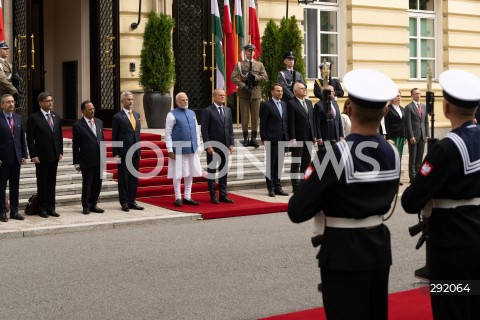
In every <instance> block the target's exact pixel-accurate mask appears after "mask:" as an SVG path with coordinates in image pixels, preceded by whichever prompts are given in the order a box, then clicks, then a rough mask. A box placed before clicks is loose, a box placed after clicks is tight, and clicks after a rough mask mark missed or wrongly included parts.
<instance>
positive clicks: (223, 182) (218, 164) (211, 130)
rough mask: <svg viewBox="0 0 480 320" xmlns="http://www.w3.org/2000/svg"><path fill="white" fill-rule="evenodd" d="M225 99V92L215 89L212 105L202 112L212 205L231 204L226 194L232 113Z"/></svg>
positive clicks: (231, 138) (231, 141)
mask: <svg viewBox="0 0 480 320" xmlns="http://www.w3.org/2000/svg"><path fill="white" fill-rule="evenodd" d="M225 99H226V95H225V91H224V90H222V89H215V91H213V104H212V105H210V106H208V107H206V108H205V109H203V111H202V138H203V147H204V148H205V150H206V151H207V164H208V168H207V172H208V190H209V191H210V202H211V203H213V204H218V203H219V202H227V203H233V200H232V199H230V198H229V197H228V192H227V172H228V156H229V155H230V154H232V153H233V150H234V141H233V121H232V111H231V110H230V108H228V107H227V106H226V104H225ZM222 149H223V150H222ZM215 154H217V155H218V157H217V156H215ZM212 162H213V164H212ZM224 168H226V170H227V172H225V173H223V171H224ZM217 169H218V171H219V172H220V174H219V177H218V190H219V194H220V197H219V198H217V195H216V190H215V173H216V172H217Z"/></svg>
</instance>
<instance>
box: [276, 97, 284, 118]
mask: <svg viewBox="0 0 480 320" xmlns="http://www.w3.org/2000/svg"><path fill="white" fill-rule="evenodd" d="M277 109H278V112H280V118H283V114H282V105H281V104H280V102H278V101H277Z"/></svg>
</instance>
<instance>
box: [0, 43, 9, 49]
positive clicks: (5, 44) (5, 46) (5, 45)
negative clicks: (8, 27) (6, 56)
mask: <svg viewBox="0 0 480 320" xmlns="http://www.w3.org/2000/svg"><path fill="white" fill-rule="evenodd" d="M0 48H2V49H8V44H7V42H6V41H2V42H0Z"/></svg>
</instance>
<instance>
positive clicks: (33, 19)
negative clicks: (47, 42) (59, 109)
mask: <svg viewBox="0 0 480 320" xmlns="http://www.w3.org/2000/svg"><path fill="white" fill-rule="evenodd" d="M13 12H14V15H13V34H14V44H13V52H12V54H13V60H12V61H13V63H12V64H13V68H14V71H16V72H18V74H19V75H20V77H21V78H22V81H21V83H20V91H21V92H22V96H21V98H20V101H19V103H18V104H17V106H16V109H17V110H16V111H17V112H18V113H20V114H22V115H23V116H25V117H26V116H27V115H29V114H30V113H32V112H35V111H37V110H38V109H39V108H40V107H39V105H38V103H37V102H36V101H37V96H38V94H39V93H40V92H43V91H45V72H46V71H45V66H44V51H43V38H44V30H43V0H15V1H14V2H13Z"/></svg>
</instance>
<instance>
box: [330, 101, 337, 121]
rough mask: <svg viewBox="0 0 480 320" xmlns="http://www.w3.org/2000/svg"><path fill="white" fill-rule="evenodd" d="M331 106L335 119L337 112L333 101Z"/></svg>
mask: <svg viewBox="0 0 480 320" xmlns="http://www.w3.org/2000/svg"><path fill="white" fill-rule="evenodd" d="M331 108H332V115H333V118H334V119H335V116H336V112H335V107H334V106H333V103H332V104H331Z"/></svg>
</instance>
